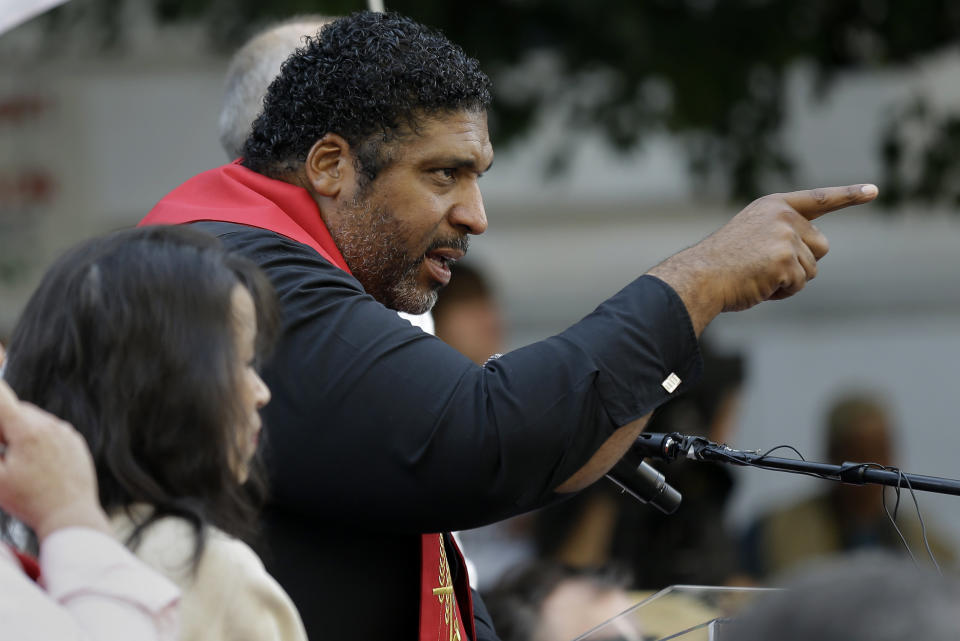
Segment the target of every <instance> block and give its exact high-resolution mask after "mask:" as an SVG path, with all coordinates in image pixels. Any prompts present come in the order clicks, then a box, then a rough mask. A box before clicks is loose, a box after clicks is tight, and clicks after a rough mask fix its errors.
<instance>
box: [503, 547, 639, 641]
mask: <svg viewBox="0 0 960 641" xmlns="http://www.w3.org/2000/svg"><path fill="white" fill-rule="evenodd" d="M626 585H627V580H626V578H625V577H624V576H621V575H620V574H618V573H616V572H615V571H612V570H609V569H605V570H600V569H578V568H571V567H569V566H565V565H562V564H558V563H551V562H546V561H541V562H537V563H532V564H527V565H525V566H519V567H516V568H514V569H513V570H512V571H510V572H508V573H507V574H506V575H505V576H504V577H503V578H502V579H501V580H500V581H499V582H498V583H497V585H496V586H494V587H493V588H492V589H491V590H489V591H488V592H486V593H485V598H486V600H487V607H489V609H490V616H491V617H492V618H493V623H494V625H496V627H497V632H498V633H499V634H500V638H501V639H502V640H503V641H570V640H571V639H575V638H577V637H578V636H580V635H582V634H583V633H585V632H587V631H589V630H591V629H593V628H594V627H596V626H598V625H600V624H601V623H604V622H605V621H608V620H609V619H611V618H613V617H615V616H617V615H618V614H621V613H623V612H624V611H625V610H627V609H628V608H629V607H631V606H632V605H634V603H635V602H636V600H635V599H631V598H630V595H629V594H627V592H626V590H625V586H626ZM590 638H591V640H592V639H597V641H599V640H600V639H616V640H617V641H640V639H642V638H643V637H642V636H641V634H640V631H639V630H637V629H636V628H635V627H634V626H633V625H632V624H631V623H630V622H629V621H626V620H623V621H617V622H614V624H612V625H610V626H609V627H608V629H604V630H603V631H602V632H598V633H597V636H591V637H590Z"/></svg>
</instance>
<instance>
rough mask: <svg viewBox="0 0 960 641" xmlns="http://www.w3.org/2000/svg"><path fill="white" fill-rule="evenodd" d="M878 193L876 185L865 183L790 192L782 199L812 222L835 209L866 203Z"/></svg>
mask: <svg viewBox="0 0 960 641" xmlns="http://www.w3.org/2000/svg"><path fill="white" fill-rule="evenodd" d="M878 193H879V190H878V189H877V186H876V185H871V184H869V183H867V184H861V185H845V186H843V187H818V188H817V189H805V190H803V191H792V192H790V193H787V194H783V199H784V200H785V201H786V202H787V204H788V205H790V206H791V207H793V208H794V209H796V210H797V213H799V214H800V215H801V216H803V217H804V218H806V219H807V220H814V219H815V218H819V217H820V216H822V215H824V214H826V213H829V212H831V211H836V210H837V209H843V208H844V207H850V206H851V205H862V204H864V203H868V202H870V201H871V200H873V199H874V198H876V197H877V194H878Z"/></svg>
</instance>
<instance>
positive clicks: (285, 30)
mask: <svg viewBox="0 0 960 641" xmlns="http://www.w3.org/2000/svg"><path fill="white" fill-rule="evenodd" d="M330 20H332V18H328V17H326V16H320V15H306V16H296V17H294V18H291V19H289V20H285V21H283V22H280V23H278V24H275V25H273V26H271V27H269V28H267V29H265V30H263V31H261V32H259V33H257V34H256V35H255V36H253V37H252V38H251V39H250V40H248V41H247V42H246V44H244V45H243V46H242V47H240V49H239V50H238V51H237V53H235V54H234V55H233V58H232V59H231V60H230V67H229V68H228V69H227V81H226V91H224V94H223V107H221V109H220V145H221V146H222V147H223V150H224V151H225V152H226V154H227V158H229V159H230V160H234V159H235V158H239V157H240V156H242V155H243V143H245V142H246V140H247V138H249V137H250V129H251V126H252V125H253V121H254V120H256V119H257V116H259V115H260V112H261V111H263V97H264V96H265V95H266V94H267V87H269V86H270V83H271V82H273V79H274V78H276V77H277V75H278V74H279V73H280V65H282V64H283V61H284V60H286V59H287V58H288V57H289V56H290V54H292V53H293V52H294V51H295V50H296V49H297V47H299V46H301V45H303V38H304V37H305V36H314V35H316V33H317V32H318V31H319V30H320V27H322V26H323V25H325V24H327V23H328V22H330Z"/></svg>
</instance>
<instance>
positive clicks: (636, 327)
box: [214, 223, 701, 531]
mask: <svg viewBox="0 0 960 641" xmlns="http://www.w3.org/2000/svg"><path fill="white" fill-rule="evenodd" d="M224 228H229V231H226V232H225V233H224ZM214 230H219V232H220V235H221V238H222V240H223V241H224V243H225V244H226V245H227V246H228V247H230V248H232V249H236V250H239V251H241V252H242V253H244V254H246V255H248V256H249V257H251V258H253V260H254V261H256V262H257V263H259V264H260V266H261V267H262V268H263V269H264V270H265V271H266V273H267V274H268V276H269V277H270V279H271V281H272V282H273V284H274V286H275V287H276V288H277V291H278V294H279V296H280V299H281V302H282V306H283V311H284V315H285V318H284V337H283V338H282V340H281V342H280V345H279V346H278V349H277V350H276V352H275V355H274V358H273V359H272V361H271V364H270V365H269V366H268V368H267V370H266V372H265V378H266V380H267V383H268V384H269V385H270V387H271V390H272V392H273V400H272V402H271V403H270V405H269V406H267V408H265V418H266V426H267V432H268V441H269V442H268V444H267V447H268V465H269V468H270V470H271V474H272V484H273V492H274V497H275V499H276V500H277V501H278V502H279V503H280V504H281V505H282V506H283V507H284V508H285V509H289V510H294V511H303V512H307V513H311V514H314V515H316V514H322V515H324V516H325V517H327V518H330V517H332V518H338V517H344V518H349V519H351V520H353V521H354V522H356V521H360V522H363V521H375V522H376V523H377V524H378V525H379V527H390V528H393V529H397V530H401V531H444V530H451V529H465V528H469V527H475V526H478V525H482V524H484V523H489V522H492V521H495V520H499V519H501V518H505V517H507V516H510V515H513V514H517V513H519V512H522V511H525V510H528V509H531V508H533V507H536V506H538V505H540V504H542V503H544V502H545V501H547V500H549V499H550V498H551V497H552V496H553V494H554V493H553V489H554V488H555V487H556V486H557V485H559V484H560V483H562V482H563V481H564V480H566V478H568V477H569V476H570V475H571V474H572V473H573V472H574V471H576V470H577V469H579V468H580V467H581V466H582V465H583V464H584V463H585V462H586V461H587V460H588V459H589V457H590V456H591V455H592V454H593V453H594V452H595V451H596V449H597V448H598V447H599V446H600V444H602V443H603V442H604V440H606V438H607V437H609V435H610V434H611V433H612V432H613V431H614V430H615V429H616V428H617V427H619V426H621V425H623V424H625V423H627V422H629V421H631V420H633V419H635V418H639V417H641V416H643V415H645V414H647V413H649V412H651V411H652V410H653V409H654V408H656V407H657V406H658V405H660V404H661V403H663V402H665V401H666V400H668V399H669V398H671V397H672V396H674V395H676V394H678V393H681V392H682V391H683V390H684V388H685V387H686V386H687V385H688V384H689V383H691V382H693V380H695V379H696V378H697V377H698V376H699V373H700V367H701V365H700V356H699V351H698V348H697V341H696V337H695V335H694V332H693V328H692V325H691V322H690V319H689V317H688V315H687V312H686V309H685V308H684V306H683V303H682V302H681V301H680V299H679V297H678V296H677V295H676V293H675V292H673V290H672V289H670V287H668V286H667V285H666V284H664V283H663V282H661V281H659V280H657V279H656V278H653V277H649V276H645V277H641V278H639V279H637V280H635V281H633V282H632V283H630V284H629V285H627V286H626V287H625V288H624V289H623V290H622V291H620V292H619V293H618V294H616V295H615V296H613V297H612V298H610V299H609V300H607V301H606V302H604V303H603V304H602V305H600V306H599V307H598V308H597V309H596V310H595V311H594V312H593V313H591V314H589V315H588V316H587V317H586V318H584V319H583V320H581V321H580V322H578V323H576V324H575V325H573V326H572V327H570V328H569V329H567V330H566V331H564V332H562V333H560V334H558V335H556V336H553V337H551V338H548V339H546V340H543V341H540V342H537V343H534V344H532V345H529V346H527V347H523V348H520V349H517V350H515V351H513V352H510V353H508V354H505V355H503V356H502V357H500V358H496V359H493V360H491V361H489V362H488V363H487V364H486V365H484V366H483V367H479V366H477V365H475V364H473V363H472V362H470V361H469V360H468V359H467V358H465V357H464V356H462V355H460V354H459V353H458V352H456V351H455V350H453V349H452V348H450V347H449V346H447V345H446V344H444V343H443V342H442V341H440V340H439V339H437V338H435V337H433V336H430V335H428V334H425V333H424V332H422V331H421V330H419V329H417V328H415V327H412V326H411V325H410V324H409V323H408V322H407V321H405V320H402V319H400V318H399V317H398V316H397V314H396V313H395V312H393V311H391V310H389V309H387V308H385V307H384V306H382V305H381V304H380V303H378V302H376V301H375V300H374V299H373V298H372V297H370V296H369V295H367V294H366V293H365V292H364V291H363V288H362V287H361V285H360V284H359V282H357V280H356V279H354V278H353V277H352V276H350V275H349V274H347V273H345V272H343V271H341V270H339V269H337V268H336V267H334V266H332V265H330V264H329V263H327V262H326V261H324V260H323V259H322V258H321V257H320V256H319V255H318V254H316V253H315V252H314V251H313V250H311V249H310V248H308V247H306V246H304V245H301V244H300V243H297V242H294V241H290V240H287V239H285V238H283V237H282V236H279V235H277V234H274V233H272V232H267V231H263V230H257V229H252V228H245V227H240V226H236V225H229V224H223V223H218V224H216V225H215V229H214ZM671 374H673V375H675V376H676V377H677V378H678V379H679V381H680V383H679V386H678V387H676V388H674V387H673V386H671V385H667V386H666V387H665V386H664V384H663V383H664V381H665V380H666V379H668V377H670V375H671ZM438 506H442V507H441V508H438Z"/></svg>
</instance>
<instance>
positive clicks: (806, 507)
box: [742, 393, 954, 577]
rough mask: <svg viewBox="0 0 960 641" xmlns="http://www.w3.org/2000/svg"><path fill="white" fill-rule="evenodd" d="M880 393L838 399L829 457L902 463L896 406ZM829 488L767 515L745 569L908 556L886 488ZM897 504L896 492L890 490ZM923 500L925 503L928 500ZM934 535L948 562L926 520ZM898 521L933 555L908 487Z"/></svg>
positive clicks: (942, 557) (947, 555) (921, 554)
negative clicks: (873, 552) (846, 555)
mask: <svg viewBox="0 0 960 641" xmlns="http://www.w3.org/2000/svg"><path fill="white" fill-rule="evenodd" d="M879 399H880V395H878V394H867V393H852V394H847V395H844V396H842V397H840V398H838V399H837V400H836V401H835V402H834V403H833V404H832V405H831V407H830V409H829V411H828V412H827V416H826V421H825V425H824V432H823V438H824V441H825V450H826V456H827V462H828V463H832V464H835V465H839V464H841V463H844V462H854V463H877V464H879V465H884V466H890V465H895V460H896V456H895V454H894V453H895V449H896V448H895V432H896V429H895V427H894V424H893V419H892V417H891V414H890V411H889V409H888V408H887V407H886V405H884V403H883V402H881V401H880V400H879ZM824 485H825V486H826V487H825V489H823V490H821V491H820V492H818V493H817V494H815V495H813V496H811V497H809V498H806V499H803V500H801V501H799V502H796V503H793V504H790V505H786V506H783V507H780V508H777V509H774V510H772V511H770V512H769V513H767V514H764V515H762V516H761V517H759V518H758V519H757V520H756V521H755V522H754V523H753V524H752V525H751V526H750V528H749V529H748V531H747V532H746V534H745V536H744V540H743V549H742V553H743V565H744V568H743V569H744V571H746V572H747V573H748V574H750V575H752V576H756V577H767V576H771V575H775V574H778V573H780V572H783V571H785V570H789V569H791V568H793V567H794V566H797V565H799V564H801V563H804V562H806V561H810V560H812V559H815V558H818V557H822V556H827V555H831V554H835V553H838V552H850V551H854V550H864V549H872V548H878V549H884V550H888V551H890V552H892V553H900V554H906V550H904V547H903V542H902V541H901V540H900V537H899V535H898V534H897V532H896V530H895V529H894V527H893V525H892V524H891V522H890V519H889V517H888V516H887V513H886V511H885V510H884V506H883V496H884V486H882V485H876V484H866V485H849V484H846V483H836V482H825V483H824ZM886 499H887V506H888V507H889V508H890V509H891V511H892V509H893V504H894V503H895V502H896V498H895V494H894V490H893V489H892V488H891V489H887V490H886ZM921 505H922V504H921ZM924 521H925V524H926V530H927V538H928V539H929V541H930V546H931V548H932V550H933V553H934V555H935V557H936V558H937V560H938V562H940V563H950V562H952V561H953V558H954V553H953V550H952V549H951V547H950V546H949V545H948V544H947V543H946V542H945V540H944V539H943V538H942V537H940V536H938V535H937V534H936V532H935V530H934V528H932V527H931V519H930V517H929V516H927V517H925V519H924ZM897 526H898V527H899V528H900V530H901V531H902V532H903V535H904V537H905V538H906V540H907V542H908V543H909V545H910V547H911V549H912V550H913V551H914V554H915V555H916V556H917V558H918V559H919V558H922V559H926V558H927V553H926V550H925V549H924V546H923V536H922V533H921V528H920V522H919V521H918V519H917V515H916V509H915V507H914V504H913V499H912V498H911V497H910V493H909V491H908V490H906V489H903V490H901V498H900V508H899V513H898V515H897Z"/></svg>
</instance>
